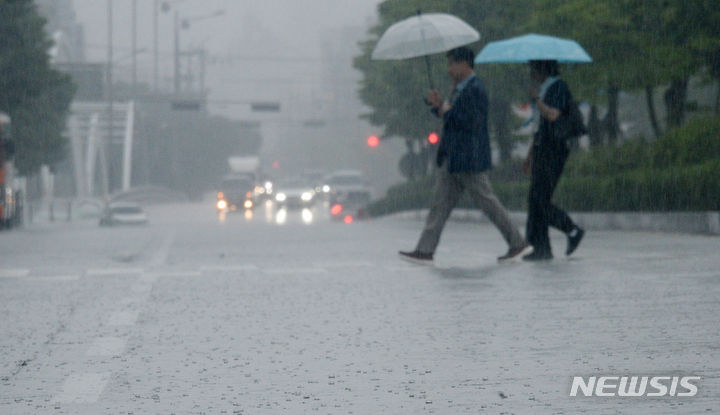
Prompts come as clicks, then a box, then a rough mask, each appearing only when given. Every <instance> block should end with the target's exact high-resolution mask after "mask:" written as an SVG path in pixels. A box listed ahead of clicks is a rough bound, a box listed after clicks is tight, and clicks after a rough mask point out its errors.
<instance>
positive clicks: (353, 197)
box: [325, 170, 372, 223]
mask: <svg viewBox="0 0 720 415" xmlns="http://www.w3.org/2000/svg"><path fill="white" fill-rule="evenodd" d="M325 183H326V186H328V188H329V194H330V216H331V218H333V219H337V220H343V221H345V222H347V223H349V222H352V221H353V220H354V219H355V218H357V217H359V216H362V214H363V209H364V208H365V206H367V204H368V203H370V201H371V200H372V189H371V188H370V186H369V185H368V182H367V180H366V179H365V176H364V175H363V173H362V172H361V171H359V170H340V171H336V172H335V173H333V174H331V175H330V176H328V177H327V178H326V180H325Z"/></svg>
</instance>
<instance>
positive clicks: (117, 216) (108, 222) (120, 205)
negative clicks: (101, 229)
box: [100, 202, 148, 226]
mask: <svg viewBox="0 0 720 415" xmlns="http://www.w3.org/2000/svg"><path fill="white" fill-rule="evenodd" d="M147 222H148V218H147V215H146V214H145V212H144V211H143V209H142V208H141V207H140V205H138V204H135V203H127V202H116V203H110V204H108V205H107V206H106V207H105V209H104V210H103V213H102V216H101V217H100V226H113V225H144V224H146V223H147Z"/></svg>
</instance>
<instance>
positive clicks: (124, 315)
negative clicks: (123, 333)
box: [108, 310, 140, 326]
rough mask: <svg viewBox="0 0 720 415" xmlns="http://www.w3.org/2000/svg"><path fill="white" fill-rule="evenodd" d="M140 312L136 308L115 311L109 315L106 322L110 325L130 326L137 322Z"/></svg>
mask: <svg viewBox="0 0 720 415" xmlns="http://www.w3.org/2000/svg"><path fill="white" fill-rule="evenodd" d="M139 316H140V312H139V311H138V310H123V311H117V312H115V313H114V314H113V315H111V316H110V319H109V320H108V324H109V325H111V326H132V325H133V324H135V322H137V319H138V317H139Z"/></svg>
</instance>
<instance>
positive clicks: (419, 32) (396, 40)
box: [371, 12, 480, 88]
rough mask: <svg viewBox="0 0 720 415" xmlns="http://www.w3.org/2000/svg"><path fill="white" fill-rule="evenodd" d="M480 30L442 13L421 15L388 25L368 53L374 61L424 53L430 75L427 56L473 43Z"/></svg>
mask: <svg viewBox="0 0 720 415" xmlns="http://www.w3.org/2000/svg"><path fill="white" fill-rule="evenodd" d="M479 39H480V33H478V31H477V30H475V29H473V28H472V27H471V26H470V25H469V24H467V23H465V22H464V21H462V20H461V19H459V18H457V17H455V16H453V15H450V14H445V13H429V14H422V13H420V12H418V14H417V15H416V16H413V17H409V18H407V19H405V20H401V21H399V22H397V23H395V24H393V25H392V26H390V27H389V28H388V29H387V30H386V31H385V33H383V35H382V36H381V37H380V40H378V43H377V45H375V50H373V53H372V55H371V58H372V59H373V60H395V59H408V58H415V57H418V56H425V57H426V58H425V63H426V64H427V69H428V79H429V80H430V86H431V88H432V79H431V78H430V61H429V59H428V58H427V56H428V55H432V54H434V53H440V52H445V51H448V50H450V49H454V48H457V47H459V46H463V45H467V44H469V43H473V42H476V41H477V40H479Z"/></svg>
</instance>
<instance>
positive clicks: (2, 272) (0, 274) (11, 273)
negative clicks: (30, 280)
mask: <svg viewBox="0 0 720 415" xmlns="http://www.w3.org/2000/svg"><path fill="white" fill-rule="evenodd" d="M28 275H30V270H29V269H22V268H0V278H22V277H27V276H28Z"/></svg>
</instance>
